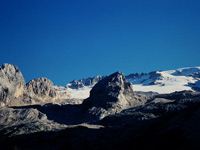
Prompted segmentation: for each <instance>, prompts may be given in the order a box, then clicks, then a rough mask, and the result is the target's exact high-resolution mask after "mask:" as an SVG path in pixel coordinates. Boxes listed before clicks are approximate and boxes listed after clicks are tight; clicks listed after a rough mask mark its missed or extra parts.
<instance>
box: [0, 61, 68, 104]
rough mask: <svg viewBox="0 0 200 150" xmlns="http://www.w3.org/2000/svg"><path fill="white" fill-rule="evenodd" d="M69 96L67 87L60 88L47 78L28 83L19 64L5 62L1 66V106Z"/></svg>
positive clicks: (50, 100) (36, 102)
mask: <svg viewBox="0 0 200 150" xmlns="http://www.w3.org/2000/svg"><path fill="white" fill-rule="evenodd" d="M69 97H70V94H68V93H67V91H66V89H64V90H60V89H59V87H57V86H54V85H53V83H52V82H51V81H50V80H49V79H47V78H40V79H34V80H31V81H30V82H29V83H27V84H26V83H25V80H24V77H23V75H22V73H21V71H20V70H19V68H18V67H17V66H14V65H11V64H3V65H2V67H1V68H0V106H19V105H31V104H44V103H48V102H54V101H56V100H61V99H67V98H69Z"/></svg>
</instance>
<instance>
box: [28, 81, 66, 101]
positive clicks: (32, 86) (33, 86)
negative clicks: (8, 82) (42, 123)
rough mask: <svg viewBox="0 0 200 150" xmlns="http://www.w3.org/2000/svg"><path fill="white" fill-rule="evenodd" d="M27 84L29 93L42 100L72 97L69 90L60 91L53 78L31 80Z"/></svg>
mask: <svg viewBox="0 0 200 150" xmlns="http://www.w3.org/2000/svg"><path fill="white" fill-rule="evenodd" d="M26 86H27V91H28V95H29V96H30V97H32V98H34V99H38V100H40V101H42V102H47V101H48V102H51V101H55V100H57V99H67V98H69V97H70V95H69V94H68V93H67V91H62V92H60V91H59V89H58V88H57V87H55V86H54V85H53V83H52V82H51V80H49V79H47V78H39V79H34V80H31V81H30V82H28V83H27V85H26Z"/></svg>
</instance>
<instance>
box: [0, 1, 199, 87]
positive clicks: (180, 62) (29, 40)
mask: <svg viewBox="0 0 200 150" xmlns="http://www.w3.org/2000/svg"><path fill="white" fill-rule="evenodd" d="M0 63H1V64H3V63H11V64H14V65H17V66H18V67H19V68H20V70H21V71H22V73H23V75H24V78H25V80H26V82H28V81H29V80H31V79H34V78H39V77H47V78H49V79H51V80H52V81H53V82H54V84H57V85H65V84H66V83H68V82H70V81H72V80H73V79H81V78H84V77H89V76H91V77H93V76H95V75H107V74H111V73H113V72H115V71H121V72H123V73H124V74H125V75H127V74H130V73H136V72H139V73H141V72H150V71H155V70H170V69H177V68H181V67H191V66H200V1H199V0H152V1H151V0H0Z"/></svg>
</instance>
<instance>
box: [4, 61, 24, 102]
mask: <svg viewBox="0 0 200 150" xmlns="http://www.w3.org/2000/svg"><path fill="white" fill-rule="evenodd" d="M26 91H27V90H26V84H25V81H24V78H23V75H22V73H21V71H20V70H19V68H18V67H17V66H13V65H11V64H3V65H2V67H1V68H0V106H4V105H12V103H15V101H17V99H20V98H22V97H23V96H24V95H25V93H26Z"/></svg>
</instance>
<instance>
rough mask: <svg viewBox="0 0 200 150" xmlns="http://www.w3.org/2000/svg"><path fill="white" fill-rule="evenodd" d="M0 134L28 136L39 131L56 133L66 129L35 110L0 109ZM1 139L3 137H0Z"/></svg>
mask: <svg viewBox="0 0 200 150" xmlns="http://www.w3.org/2000/svg"><path fill="white" fill-rule="evenodd" d="M0 114H1V117H0V124H1V128H0V132H1V135H4V136H14V135H20V134H29V133H34V132H39V131H56V130H60V129H63V128H66V125H61V124H58V123H56V122H53V121H51V120H48V119H47V116H46V115H45V114H43V113H41V112H39V111H38V110H37V109H33V108H28V109H13V108H7V107H5V108H1V109H0ZM1 138H3V137H1Z"/></svg>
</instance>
